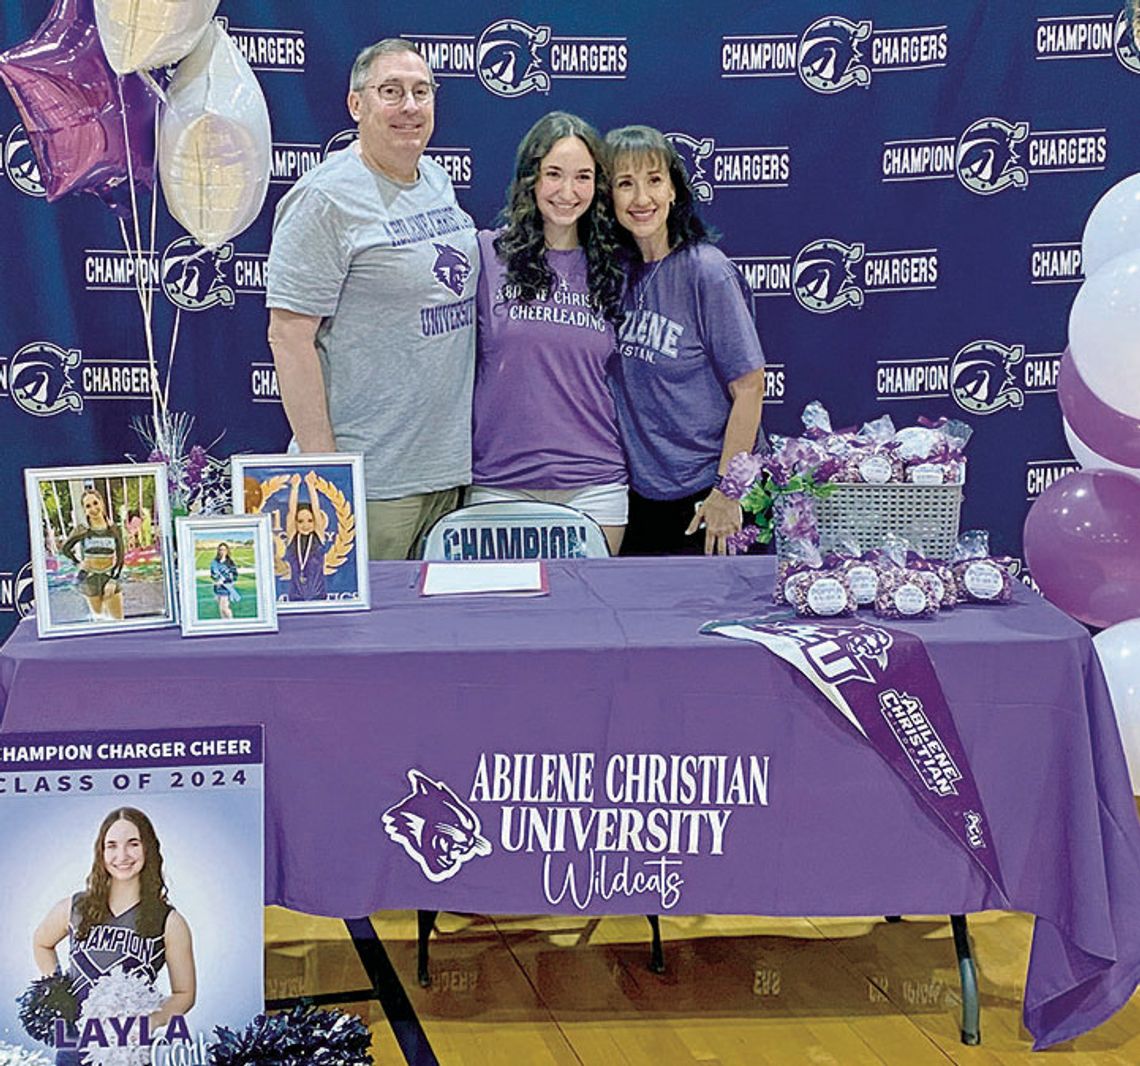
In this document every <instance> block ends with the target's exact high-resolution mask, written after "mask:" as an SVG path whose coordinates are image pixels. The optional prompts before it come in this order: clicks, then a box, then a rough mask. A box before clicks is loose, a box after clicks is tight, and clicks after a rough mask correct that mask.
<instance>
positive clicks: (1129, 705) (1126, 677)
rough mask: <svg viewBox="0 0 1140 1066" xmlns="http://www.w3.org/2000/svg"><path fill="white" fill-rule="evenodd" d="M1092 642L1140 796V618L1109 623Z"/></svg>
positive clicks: (1130, 772)
mask: <svg viewBox="0 0 1140 1066" xmlns="http://www.w3.org/2000/svg"><path fill="white" fill-rule="evenodd" d="M1136 609H1137V611H1140V604H1137V606H1136ZM1093 644H1094V645H1096V652H1097V656H1098V657H1099V658H1100V665H1101V668H1102V669H1103V670H1104V676H1105V680H1106V681H1107V682H1108V691H1109V692H1110V693H1111V694H1112V706H1113V708H1114V710H1115V711H1116V724H1117V727H1118V728H1119V729H1120V739H1121V741H1122V742H1123V744H1124V756H1125V758H1126V759H1127V760H1128V772H1129V774H1130V776H1131V777H1132V793H1133V795H1136V796H1140V618H1133V619H1130V620H1129V621H1127V622H1117V623H1116V625H1114V626H1109V627H1108V629H1105V630H1102V631H1101V632H1100V633H1098V634H1097V635H1096V636H1095V637H1093Z"/></svg>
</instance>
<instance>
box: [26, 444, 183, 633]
mask: <svg viewBox="0 0 1140 1066" xmlns="http://www.w3.org/2000/svg"><path fill="white" fill-rule="evenodd" d="M24 487H25V490H26V495H27V504H28V529H29V535H30V538H31V545H32V582H33V587H34V590H35V600H36V626H37V631H38V633H39V635H40V636H41V637H61V636H74V635H76V634H80V633H102V632H107V631H110V630H120V629H147V628H153V627H155V626H168V625H173V624H174V623H175V621H176V608H177V604H176V599H175V596H174V584H173V568H172V565H171V531H170V501H169V496H168V494H167V481H166V467H165V466H164V465H163V464H161V463H124V464H121V465H115V466H71V467H52V468H44V469H30V470H25V471H24Z"/></svg>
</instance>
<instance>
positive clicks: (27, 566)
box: [14, 563, 36, 618]
mask: <svg viewBox="0 0 1140 1066" xmlns="http://www.w3.org/2000/svg"><path fill="white" fill-rule="evenodd" d="M15 584H16V587H15V596H14V599H15V604H16V613H17V614H19V616H20V617H21V618H27V617H28V615H29V614H31V612H32V608H33V607H35V605H36V600H35V589H34V587H33V583H32V564H31V563H24V565H23V566H21V567H20V572H19V573H18V574H17V575H16V583H15Z"/></svg>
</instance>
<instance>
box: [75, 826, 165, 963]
mask: <svg viewBox="0 0 1140 1066" xmlns="http://www.w3.org/2000/svg"><path fill="white" fill-rule="evenodd" d="M120 819H122V820H124V821H127V822H130V823H131V824H132V825H133V826H134V827H135V828H136V829H137V830H138V831H139V839H140V840H141V841H142V846H143V859H144V861H143V868H142V873H141V875H140V877H139V890H140V893H141V898H140V900H139V918H138V922H137V923H136V924H135V932H136V933H138V934H139V935H140V936H161V935H162V931H163V928H164V926H165V925H166V915H167V913H168V912H169V910H170V904H169V902H168V901H167V898H166V881H165V880H164V879H163V876H162V846H161V845H160V844H159V842H158V836H157V834H156V833H155V831H154V826H153V825H152V824H151V821H150V819H149V818H148V817H147V816H146V815H145V814H143V812H142V811H140V810H138V809H136V808H134V807H117V808H116V809H115V810H113V811H111V813H110V814H108V815H107V817H106V818H104V819H103V824H102V825H101V826H99V833H98V835H97V836H96V837H95V856H94V859H93V860H92V862H91V872H90V873H89V874H88V875H87V891H86V892H84V893H83V894H82V895H81V896H80V897H79V903H78V905H77V906H78V911H79V928H78V929H77V930H76V932H75V939H76V940H77V941H80V940H86V939H87V937H88V935H89V934H90V932H91V930H92V928H93V927H94V926H96V925H100V924H101V923H103V922H106V921H107V920H108V919H109V918H110V917H111V907H110V897H111V875H110V874H109V873H107V864H106V862H105V861H104V859H103V842H104V840H105V839H106V837H107V833H108V831H109V830H110V828H111V826H113V825H114V824H115V823H116V822H117V821H119V820H120Z"/></svg>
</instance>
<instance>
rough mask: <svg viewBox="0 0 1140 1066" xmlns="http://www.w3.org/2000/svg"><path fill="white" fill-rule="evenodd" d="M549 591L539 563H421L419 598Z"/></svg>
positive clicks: (533, 560) (524, 594) (537, 594)
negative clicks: (422, 565) (422, 564)
mask: <svg viewBox="0 0 1140 1066" xmlns="http://www.w3.org/2000/svg"><path fill="white" fill-rule="evenodd" d="M549 591H550V588H549V586H548V585H547V581H546V566H545V565H544V564H543V562H542V560H541V559H528V560H525V561H522V562H510V563H491V562H487V563H424V567H423V571H422V573H421V574H420V595H421V596H462V595H471V594H486V593H491V594H497V595H500V596H545V595H546V594H547V593H548V592H549Z"/></svg>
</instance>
